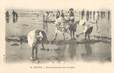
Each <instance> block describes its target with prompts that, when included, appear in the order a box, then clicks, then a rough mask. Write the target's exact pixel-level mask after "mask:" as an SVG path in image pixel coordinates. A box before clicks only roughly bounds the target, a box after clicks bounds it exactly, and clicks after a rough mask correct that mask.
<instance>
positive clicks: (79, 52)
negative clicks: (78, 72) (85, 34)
mask: <svg viewBox="0 0 114 73" xmlns="http://www.w3.org/2000/svg"><path fill="white" fill-rule="evenodd" d="M15 43H17V44H18V45H17V44H16V45H15ZM12 44H14V45H12ZM39 48H42V47H41V46H39ZM30 57H31V49H30V47H28V45H27V43H23V44H22V45H20V43H18V42H7V44H6V62H7V63H14V62H26V61H31V60H30ZM38 58H39V60H40V62H41V63H45V62H47V63H48V62H54V61H57V62H61V61H62V62H68V61H82V60H83V61H86V62H90V61H98V62H107V61H111V44H110V43H106V42H94V43H88V42H84V43H75V42H73V43H53V44H51V43H49V44H45V50H41V49H38Z"/></svg>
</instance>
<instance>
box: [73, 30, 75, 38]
mask: <svg viewBox="0 0 114 73" xmlns="http://www.w3.org/2000/svg"><path fill="white" fill-rule="evenodd" d="M74 35H75V31H73V39H75V36H74Z"/></svg>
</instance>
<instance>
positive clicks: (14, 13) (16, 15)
mask: <svg viewBox="0 0 114 73" xmlns="http://www.w3.org/2000/svg"><path fill="white" fill-rule="evenodd" d="M12 15H13V23H15V22H17V20H18V14H17V13H16V12H15V11H14V10H13V11H12Z"/></svg>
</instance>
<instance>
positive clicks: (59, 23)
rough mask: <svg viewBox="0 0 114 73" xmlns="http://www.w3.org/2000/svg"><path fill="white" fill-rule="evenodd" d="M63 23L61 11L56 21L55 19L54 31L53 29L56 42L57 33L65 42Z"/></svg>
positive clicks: (64, 26)
mask: <svg viewBox="0 0 114 73" xmlns="http://www.w3.org/2000/svg"><path fill="white" fill-rule="evenodd" d="M65 22H66V20H65V18H64V13H63V11H61V15H60V17H59V18H58V19H56V21H55V25H56V29H55V37H54V40H56V38H57V35H58V33H62V34H63V37H64V40H65V32H66V30H67V28H66V25H65ZM54 40H53V41H54Z"/></svg>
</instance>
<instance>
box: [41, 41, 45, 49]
mask: <svg viewBox="0 0 114 73" xmlns="http://www.w3.org/2000/svg"><path fill="white" fill-rule="evenodd" d="M41 44H42V50H44V49H45V48H44V43H43V42H42V43H41Z"/></svg>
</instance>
